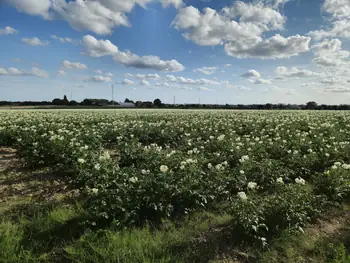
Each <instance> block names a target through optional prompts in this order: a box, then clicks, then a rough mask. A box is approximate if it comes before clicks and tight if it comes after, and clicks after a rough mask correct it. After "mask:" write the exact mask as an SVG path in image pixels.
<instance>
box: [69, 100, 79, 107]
mask: <svg viewBox="0 0 350 263" xmlns="http://www.w3.org/2000/svg"><path fill="white" fill-rule="evenodd" d="M77 105H78V102H76V101H75V100H71V101H70V102H69V106H77Z"/></svg>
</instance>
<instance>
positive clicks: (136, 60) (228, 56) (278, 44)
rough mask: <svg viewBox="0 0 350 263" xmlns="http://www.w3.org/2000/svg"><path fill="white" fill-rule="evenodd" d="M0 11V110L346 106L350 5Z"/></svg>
mask: <svg viewBox="0 0 350 263" xmlns="http://www.w3.org/2000/svg"><path fill="white" fill-rule="evenodd" d="M0 5H1V6H2V8H1V9H0V16H1V17H2V18H3V19H1V21H0V39H1V42H2V46H3V53H2V59H1V63H0V81H1V83H2V84H3V85H1V86H2V88H1V90H0V94H1V97H2V98H1V99H2V100H51V99H53V98H54V97H60V96H62V95H63V94H66V93H71V94H74V99H77V100H82V99H84V98H86V97H99V98H107V99H108V98H110V88H109V87H110V86H111V85H115V86H116V87H117V91H118V95H119V99H120V100H123V99H124V98H125V97H129V98H132V99H134V100H149V99H154V98H156V97H159V98H160V99H161V100H162V101H165V102H172V101H173V97H174V96H175V97H176V98H177V102H179V103H186V102H187V103H193V102H197V101H198V99H200V100H201V102H202V103H215V102H218V101H219V102H220V103H268V102H272V103H278V102H282V103H305V102H307V101H309V100H315V101H318V102H319V103H328V104H341V103H350V101H349V99H348V98H350V97H348V95H350V52H349V51H350V1H349V0H322V1H320V0H299V1H295V0H259V1H258V0H246V1H243V0H236V1H235V0H222V1H214V0H207V1H202V0H192V1H189V0H71V1H67V0H26V1H23V0H2V1H1V2H0ZM5 50H6V52H4V51H5ZM77 87H84V88H77Z"/></svg>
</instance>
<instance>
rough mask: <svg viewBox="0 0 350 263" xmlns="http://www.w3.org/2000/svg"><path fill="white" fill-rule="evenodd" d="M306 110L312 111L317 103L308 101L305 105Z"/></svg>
mask: <svg viewBox="0 0 350 263" xmlns="http://www.w3.org/2000/svg"><path fill="white" fill-rule="evenodd" d="M305 108H306V109H307V110H314V109H316V108H317V103H316V102H314V101H309V102H308V103H306V107H305Z"/></svg>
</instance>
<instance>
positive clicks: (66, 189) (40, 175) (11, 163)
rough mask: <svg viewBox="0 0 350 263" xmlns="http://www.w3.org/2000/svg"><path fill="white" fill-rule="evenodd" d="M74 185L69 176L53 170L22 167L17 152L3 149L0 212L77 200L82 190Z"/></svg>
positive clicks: (0, 158)
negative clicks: (46, 203)
mask: <svg viewBox="0 0 350 263" xmlns="http://www.w3.org/2000/svg"><path fill="white" fill-rule="evenodd" d="M19 168H20V169H19ZM71 185H72V184H71V183H70V181H69V180H68V179H67V178H66V177H64V176H62V175H60V174H59V173H57V172H53V171H52V170H51V169H50V168H43V169H40V170H29V169H25V168H23V163H22V162H21V160H20V159H18V157H17V156H16V151H15V150H14V149H11V148H0V213H1V212H3V211H5V210H8V209H10V208H13V206H16V205H23V204H26V203H29V202H33V201H38V202H39V201H48V200H54V201H60V200H64V199H69V198H71V197H75V196H77V195H78V194H79V190H77V189H73V188H72V186H71Z"/></svg>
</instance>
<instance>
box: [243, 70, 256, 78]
mask: <svg viewBox="0 0 350 263" xmlns="http://www.w3.org/2000/svg"><path fill="white" fill-rule="evenodd" d="M241 77H243V78H260V77H261V75H260V73H259V72H257V71H256V70H255V69H251V70H248V71H247V72H246V73H244V74H242V75H241Z"/></svg>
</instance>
